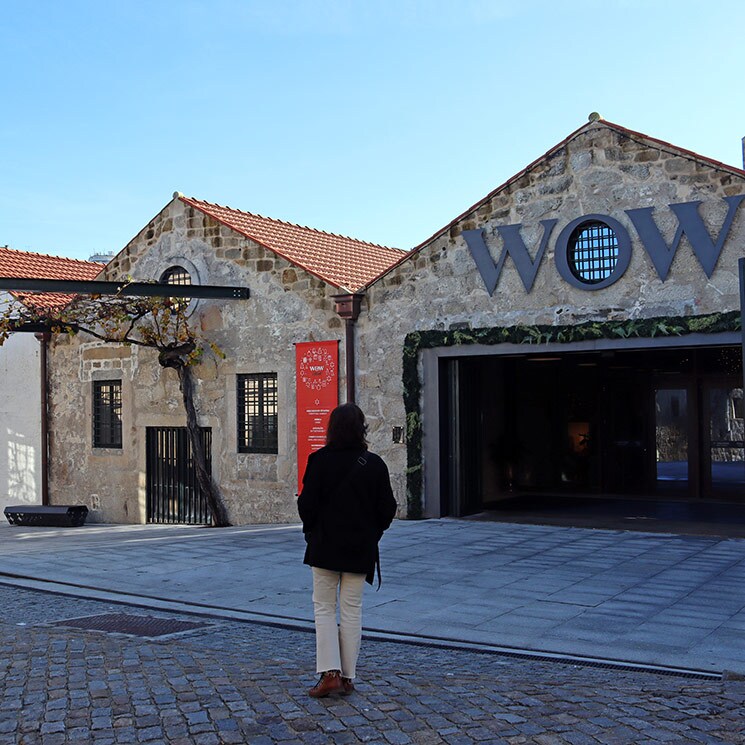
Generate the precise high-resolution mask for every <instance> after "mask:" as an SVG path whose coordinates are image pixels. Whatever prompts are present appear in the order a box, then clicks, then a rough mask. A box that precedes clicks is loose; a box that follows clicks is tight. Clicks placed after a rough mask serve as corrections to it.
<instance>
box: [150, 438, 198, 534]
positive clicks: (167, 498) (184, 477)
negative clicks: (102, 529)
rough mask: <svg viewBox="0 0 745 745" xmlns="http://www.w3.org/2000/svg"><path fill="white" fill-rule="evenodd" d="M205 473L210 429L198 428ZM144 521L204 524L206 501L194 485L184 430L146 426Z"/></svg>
mask: <svg viewBox="0 0 745 745" xmlns="http://www.w3.org/2000/svg"><path fill="white" fill-rule="evenodd" d="M201 432H202V445H203V447H204V454H205V459H206V461H207V471H208V472H211V466H212V430H211V429H210V428H209V427H202V429H201ZM145 447H146V451H147V453H146V468H147V491H146V494H147V521H148V522H149V523H186V524H188V525H208V524H209V523H210V522H211V521H212V518H211V515H210V511H209V507H208V506H207V499H206V497H205V496H204V495H203V494H202V490H201V489H200V488H199V483H198V482H197V474H196V469H195V467H194V461H193V458H192V449H191V443H190V442H189V433H188V431H187V429H186V427H147V434H146V441H145Z"/></svg>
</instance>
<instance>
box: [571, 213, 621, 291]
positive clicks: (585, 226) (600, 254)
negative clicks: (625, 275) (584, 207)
mask: <svg viewBox="0 0 745 745" xmlns="http://www.w3.org/2000/svg"><path fill="white" fill-rule="evenodd" d="M567 263H568V264H569V269H570V271H571V272H572V274H573V275H574V276H575V277H576V278H577V279H578V280H580V282H583V283H585V284H588V285H594V284H597V283H598V282H602V281H603V280H604V279H607V278H608V277H609V276H610V275H611V274H612V273H613V270H614V269H615V268H616V264H617V263H618V239H617V238H616V234H615V233H614V232H613V230H611V229H610V228H609V227H608V226H607V225H606V224H605V223H603V222H599V221H597V220H590V221H588V222H583V223H582V224H581V225H578V226H577V227H576V228H575V229H574V231H573V232H572V234H571V236H569V242H568V244H567Z"/></svg>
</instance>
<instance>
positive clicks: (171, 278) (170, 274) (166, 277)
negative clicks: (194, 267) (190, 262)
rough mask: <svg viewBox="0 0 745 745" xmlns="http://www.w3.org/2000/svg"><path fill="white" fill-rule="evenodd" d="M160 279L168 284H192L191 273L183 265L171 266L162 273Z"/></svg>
mask: <svg viewBox="0 0 745 745" xmlns="http://www.w3.org/2000/svg"><path fill="white" fill-rule="evenodd" d="M160 281H161V282H162V283H163V284H166V285H190V284H191V283H192V282H191V275H190V274H189V272H187V271H186V269H184V267H182V266H170V267H168V269H166V270H165V271H164V272H163V274H161V275H160Z"/></svg>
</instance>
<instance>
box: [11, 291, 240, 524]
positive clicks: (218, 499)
mask: <svg viewBox="0 0 745 745" xmlns="http://www.w3.org/2000/svg"><path fill="white" fill-rule="evenodd" d="M17 297H18V298H19V300H20V302H8V303H4V304H3V307H1V308H0V346H2V345H3V343H4V342H5V341H6V340H7V338H8V337H9V335H10V334H11V333H13V332H16V331H24V330H41V329H44V330H48V331H51V332H52V333H53V334H70V335H76V334H79V333H84V334H87V335H89V336H92V337H93V338H95V339H100V340H101V341H104V342H109V343H117V344H125V345H135V346H138V347H145V348H148V349H153V350H154V351H155V352H157V355H158V363H159V364H160V365H161V366H162V367H164V368H171V369H173V370H175V371H176V374H177V375H178V381H179V389H180V391H181V396H182V399H183V403H184V410H185V412H186V427H187V430H188V432H189V440H190V442H191V447H192V453H193V458H194V465H195V468H196V475H197V481H198V483H199V486H200V488H201V490H202V493H203V494H204V495H205V497H206V499H207V504H208V506H209V509H210V512H211V513H212V522H213V525H215V526H216V527H225V526H228V525H230V521H229V520H228V512H227V509H226V508H225V504H224V502H223V500H222V496H221V494H220V490H219V488H218V487H217V485H216V484H215V483H214V481H213V480H212V478H211V476H210V474H209V471H208V470H207V461H206V457H205V452H204V446H203V443H202V437H201V432H200V429H199V424H198V421H197V409H196V405H195V401H194V375H193V371H192V368H193V366H194V365H195V364H196V363H198V362H200V361H201V360H202V359H203V357H204V354H205V352H210V353H212V354H214V355H216V356H217V357H224V354H223V353H222V352H221V351H220V349H219V348H218V347H217V346H216V345H215V344H214V343H212V342H210V341H208V340H207V339H205V338H204V337H203V336H202V335H201V334H200V333H199V331H198V330H197V328H196V327H195V325H194V324H193V323H191V322H190V319H189V316H188V300H184V299H176V298H166V297H129V296H123V295H111V296H102V295H76V296H74V297H73V298H72V299H70V298H69V296H68V297H65V296H62V298H61V299H60V302H53V303H50V302H49V300H48V299H49V297H50V295H48V294H47V295H44V296H43V298H44V301H43V302H42V301H41V299H40V298H38V297H37V296H35V295H23V296H17ZM58 297H59V296H58Z"/></svg>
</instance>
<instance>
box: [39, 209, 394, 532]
mask: <svg viewBox="0 0 745 745" xmlns="http://www.w3.org/2000/svg"><path fill="white" fill-rule="evenodd" d="M401 256H403V252H402V251H399V250H397V249H392V248H387V247H383V246H376V245H374V244H370V243H365V242H363V241H357V240H354V239H350V238H345V237H342V236H337V235H332V234H329V233H324V232H322V231H317V230H312V229H310V228H305V227H302V226H297V225H292V224H290V223H286V222H281V221H279V220H272V219H269V218H264V217H261V216H258V215H253V214H250V213H246V212H241V211H239V210H234V209H231V208H229V207H222V206H220V205H215V204H211V203H208V202H203V201H200V200H196V199H190V198H187V197H184V196H183V195H180V194H176V195H174V198H173V200H172V201H171V202H170V203H169V204H168V205H166V207H165V208H164V209H163V210H161V212H160V213H159V214H158V215H157V216H156V217H155V218H154V219H153V220H152V221H151V222H150V223H149V224H148V225H146V226H145V227H144V228H143V229H142V230H141V231H140V233H139V234H138V235H137V236H135V238H134V239H133V240H132V241H131V242H130V243H129V244H128V245H127V246H126V247H125V248H124V249H123V250H122V251H121V252H119V254H117V255H116V256H115V257H114V258H113V259H112V260H111V261H110V262H109V263H108V265H107V267H106V270H105V272H104V273H103V274H102V275H101V279H103V280H119V279H123V278H126V277H132V278H134V279H136V280H141V281H158V280H160V281H168V282H171V283H179V284H180V283H188V284H199V285H219V286H223V287H225V286H229V287H236V288H246V287H247V288H249V290H250V297H249V298H248V299H235V300H204V299H200V300H198V301H192V303H193V307H192V308H191V311H190V312H191V318H192V321H193V322H194V323H195V324H197V325H198V326H199V328H200V330H201V331H202V332H203V333H204V335H205V336H206V337H207V338H208V339H209V340H210V341H211V342H213V343H215V344H216V345H217V346H218V347H219V349H220V350H221V351H222V353H223V354H224V355H225V357H224V359H222V358H220V357H213V358H210V359H205V360H204V361H203V362H202V363H201V364H199V365H197V366H196V367H195V368H194V376H195V380H196V390H195V398H196V403H197V406H198V417H199V426H200V427H202V428H203V429H204V437H205V446H206V447H207V449H208V451H209V453H208V455H209V460H210V465H211V473H212V477H213V481H214V482H215V483H216V484H217V486H218V487H219V489H220V492H221V494H222V497H223V499H224V501H225V504H226V506H227V510H228V514H229V519H230V521H231V522H232V523H236V524H239V523H259V522H288V521H294V520H296V519H297V510H296V507H295V495H296V493H297V491H298V464H297V455H296V447H297V437H298V432H297V424H296V405H295V388H296V385H295V377H296V345H297V344H303V343H308V342H316V341H322V342H335V343H336V345H337V346H338V362H336V363H335V364H336V365H338V376H337V375H336V373H335V380H336V381H337V382H338V385H339V386H340V387H341V390H343V391H345V390H347V388H348V382H349V381H348V380H347V376H346V372H345V371H346V366H347V354H348V352H347V350H348V348H349V346H348V344H349V343H351V344H352V345H353V342H351V337H352V335H351V334H350V333H349V330H348V328H347V319H346V317H345V316H346V312H345V310H344V308H345V307H346V306H347V305H348V304H349V303H348V302H347V300H348V298H350V297H351V296H352V295H353V294H354V292H355V291H356V290H357V289H359V288H360V287H362V286H364V285H365V284H366V283H367V282H369V281H370V280H371V279H372V278H374V277H375V276H377V275H379V274H380V273H381V271H383V270H384V269H386V268H388V267H389V266H391V264H392V263H395V262H396V261H398V260H399V259H400V258H401ZM348 340H349V342H348ZM52 360H53V362H52V365H51V369H52V375H51V399H50V400H51V420H52V422H53V427H54V437H53V440H52V445H51V449H52V458H51V465H50V489H51V492H52V493H53V494H54V495H55V496H54V500H55V501H65V495H76V499H77V500H79V501H82V502H84V503H86V504H87V506H88V507H89V509H90V510H91V513H90V516H89V519H92V520H99V521H104V522H135V523H140V522H206V521H208V520H209V516H208V515H207V513H206V512H205V505H204V504H203V503H201V502H200V500H199V494H198V491H199V490H198V487H197V486H196V484H195V480H194V475H193V473H192V472H191V469H190V466H189V462H190V458H191V455H190V451H189V445H188V442H187V438H186V430H185V415H184V408H183V403H182V399H181V393H180V391H179V387H178V379H177V376H176V374H175V372H174V371H173V370H168V369H164V368H162V367H161V366H160V365H159V364H158V362H157V358H156V354H155V352H153V351H152V350H147V349H138V348H136V347H131V346H117V345H112V344H105V343H102V342H98V341H95V340H93V339H91V338H90V337H88V338H86V337H85V336H84V335H82V334H81V335H79V336H78V337H74V338H61V339H56V340H55V341H54V343H53V345H52ZM370 423H371V439H372V442H373V443H375V441H376V438H377V437H378V432H379V431H380V430H381V428H382V424H381V423H380V422H379V420H378V418H376V417H375V416H374V415H372V416H371V422H370ZM399 487H400V488H399V492H400V494H401V495H403V494H404V483H403V479H402V478H400V477H399ZM68 500H69V498H68ZM402 504H403V496H402Z"/></svg>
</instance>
